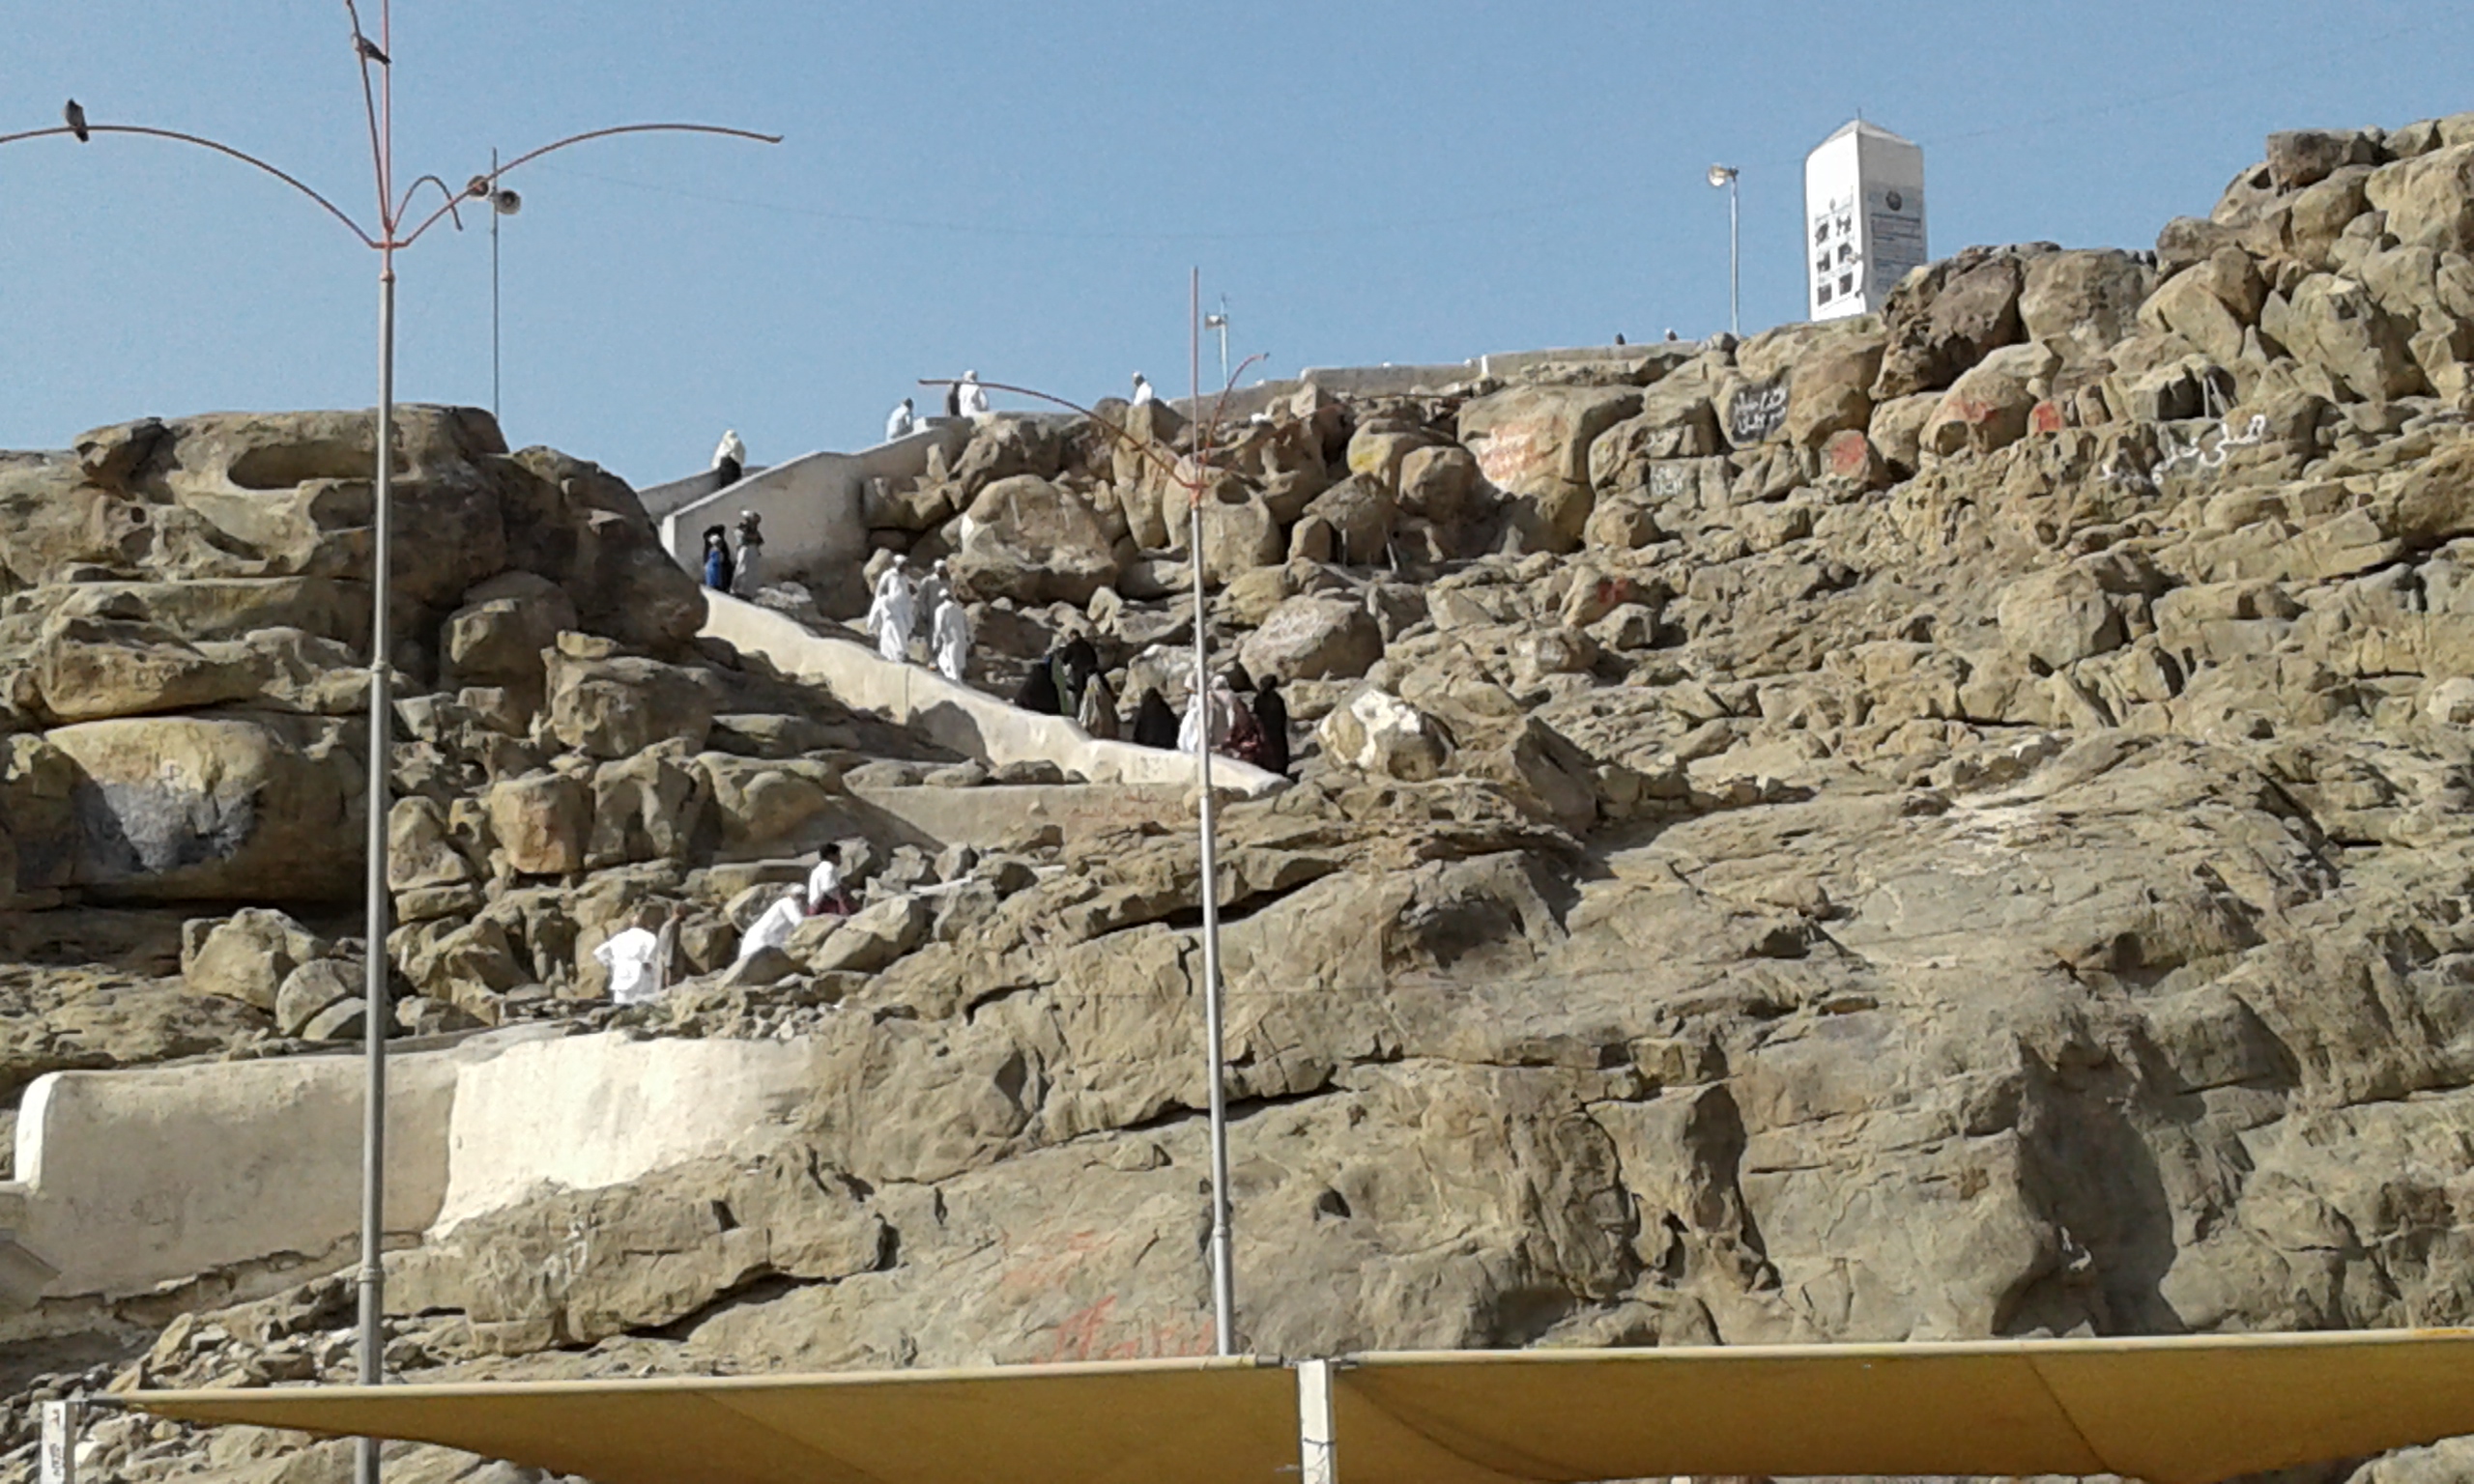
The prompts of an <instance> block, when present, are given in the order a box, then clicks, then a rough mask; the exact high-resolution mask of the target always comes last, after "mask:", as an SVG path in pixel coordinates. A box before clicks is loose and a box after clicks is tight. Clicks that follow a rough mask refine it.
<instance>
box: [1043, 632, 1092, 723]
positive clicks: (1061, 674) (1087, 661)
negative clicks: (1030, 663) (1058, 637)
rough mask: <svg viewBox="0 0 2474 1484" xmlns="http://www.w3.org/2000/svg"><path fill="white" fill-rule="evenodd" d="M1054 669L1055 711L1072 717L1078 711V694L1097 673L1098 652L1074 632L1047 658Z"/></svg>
mask: <svg viewBox="0 0 2474 1484" xmlns="http://www.w3.org/2000/svg"><path fill="white" fill-rule="evenodd" d="M1050 665H1051V666H1052V667H1053V668H1054V670H1055V672H1056V714H1057V715H1059V716H1062V717H1068V718H1074V717H1079V716H1080V715H1081V714H1082V693H1083V691H1084V690H1085V689H1087V688H1088V687H1089V685H1090V683H1091V679H1092V677H1093V676H1095V675H1097V674H1098V673H1099V672H1100V652H1099V651H1098V650H1097V649H1094V648H1093V647H1091V642H1090V641H1089V640H1087V639H1085V638H1083V637H1082V636H1081V635H1079V634H1077V635H1075V636H1074V637H1073V638H1072V639H1070V640H1067V641H1066V642H1065V646H1064V647H1063V648H1061V649H1059V650H1057V651H1056V653H1055V654H1054V655H1052V656H1050Z"/></svg>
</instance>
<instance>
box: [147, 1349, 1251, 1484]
mask: <svg viewBox="0 0 2474 1484" xmlns="http://www.w3.org/2000/svg"><path fill="white" fill-rule="evenodd" d="M129 1402H130V1403H131V1404H133V1405H135V1406H138V1407H142V1408H144V1409H146V1410H147V1411H149V1412H153V1413H158V1414H159V1415H162V1416H166V1417H180V1418H185V1419H187V1420H189V1421H193V1422H242V1423H248V1424H252V1425H256V1426H261V1427H288V1428H298V1429H301V1430H302V1431H305V1432H312V1433H325V1434H329V1435H332V1436H344V1435H347V1434H366V1435H371V1436H376V1437H381V1438H405V1439H412V1440H415V1441H421V1442H437V1443H444V1444H446V1445H447V1446H449V1447H455V1448H462V1449H465V1450H466V1451H468V1452H473V1453H479V1454H483V1455H485V1456H488V1457H491V1458H503V1459H506V1460H508V1461H510V1462H513V1463H518V1464H529V1465H532V1466H535V1467H538V1468H543V1469H550V1470H557V1471H558V1472H561V1473H580V1474H583V1475H585V1476H586V1477H587V1478H590V1479H593V1480H595V1481H596V1484H680V1481H682V1480H694V1481H697V1484H871V1481H873V1484H964V1481H968V1484H998V1481H1003V1484H1168V1481H1172V1480H1174V1481H1183V1480H1192V1481H1194V1484H1281V1475H1280V1469H1281V1468H1282V1466H1287V1467H1288V1468H1290V1469H1292V1470H1293V1469H1294V1468H1295V1467H1296V1462H1297V1383H1296V1380H1295V1378H1294V1377H1292V1376H1290V1375H1289V1373H1288V1372H1286V1371H1284V1370H1281V1369H1280V1368H1278V1367H1277V1366H1264V1365H1260V1364H1258V1363H1257V1362H1256V1361H1254V1360H1252V1359H1251V1358H1237V1359H1229V1360H1214V1359H1192V1360H1123V1361H1107V1362H1097V1363H1091V1364H1073V1365H1041V1366H1012V1367H1007V1368H1004V1369H1001V1370H973V1371H878V1372H857V1373H851V1374H845V1375H832V1376H784V1377H743V1378H742V1377H730V1378H719V1377H672V1378H665V1379H659V1380H648V1381H576V1382H495V1383H479V1384H471V1385H415V1386H315V1387H310V1386H302V1387H287V1388H280V1389H273V1390H264V1391H158V1392H144V1391H141V1392H136V1393H133V1394H131V1395H130V1396H129ZM1289 1484H1294V1481H1293V1480H1291V1481H1289Z"/></svg>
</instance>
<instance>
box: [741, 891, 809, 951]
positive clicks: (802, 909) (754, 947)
mask: <svg viewBox="0 0 2474 1484" xmlns="http://www.w3.org/2000/svg"><path fill="white" fill-rule="evenodd" d="M807 915H808V892H807V888H806V887H804V886H794V887H791V889H790V890H789V891H788V892H786V893H784V894H783V895H782V898H781V899H780V900H778V901H776V902H774V903H773V905H771V906H769V907H766V908H765V909H764V915H763V916H762V917H760V918H758V919H757V920H756V921H755V922H753V923H750V924H749V925H748V928H747V931H746V933H745V934H744V935H742V936H741V937H740V938H739V940H738V956H737V957H736V958H735V959H734V960H732V961H733V962H734V963H745V962H747V960H749V959H750V958H753V957H755V956H757V955H758V954H760V953H762V952H763V951H764V950H766V949H768V948H780V947H781V946H782V945H783V944H785V943H788V942H790V941H791V933H794V932H796V931H798V930H799V924H800V923H801V922H803V921H805V920H806V918H807Z"/></svg>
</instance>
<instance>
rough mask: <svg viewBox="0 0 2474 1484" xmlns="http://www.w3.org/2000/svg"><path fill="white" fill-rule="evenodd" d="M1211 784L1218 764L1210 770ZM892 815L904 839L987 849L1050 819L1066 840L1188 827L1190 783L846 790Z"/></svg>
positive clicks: (1191, 826) (1190, 818)
mask: <svg viewBox="0 0 2474 1484" xmlns="http://www.w3.org/2000/svg"><path fill="white" fill-rule="evenodd" d="M1212 781H1213V782H1214V783H1217V782H1219V770H1218V768H1216V767H1215V768H1214V769H1213V778H1212ZM851 791H852V792H853V793H855V794H857V795H858V796H859V799H860V801H861V802H863V803H865V804H868V805H870V806H872V807H874V808H876V809H877V810H879V811H881V812H882V813H884V814H885V815H886V816H887V817H888V818H890V819H891V820H892V821H894V823H895V825H896V827H897V828H896V831H895V832H893V833H896V834H897V835H898V836H899V837H900V838H902V839H903V840H905V841H906V842H909V843H918V844H929V845H934V846H935V848H937V849H939V850H941V849H943V848H944V847H945V846H947V845H972V846H976V847H978V848H980V849H983V850H984V849H987V848H989V847H991V846H992V845H995V844H997V843H998V842H1001V841H1003V840H1004V839H1005V837H1006V836H1008V835H1010V834H1012V833H1013V832H1015V831H1016V830H1019V829H1021V828H1022V827H1023V826H1025V825H1028V826H1030V827H1031V828H1033V829H1037V828H1038V827H1039V826H1041V825H1044V824H1053V825H1055V826H1056V827H1057V828H1058V829H1059V830H1061V831H1063V832H1064V834H1065V838H1066V839H1067V840H1068V841H1074V840H1079V839H1084V838H1087V837H1090V836H1093V835H1102V834H1107V833H1109V832H1111V831H1116V830H1126V829H1132V828H1134V827H1136V826H1137V825H1143V824H1157V825H1164V826H1165V827H1167V828H1169V829H1172V830H1187V831H1191V830H1193V829H1194V828H1195V821H1194V789H1193V788H1192V787H1191V786H1189V785H1185V784H1117V785H1098V784H1021V785H994V784H992V785H985V786H982V787H978V788H935V787H927V786H919V787H909V788H869V787H860V788H854V789H852V790H851Z"/></svg>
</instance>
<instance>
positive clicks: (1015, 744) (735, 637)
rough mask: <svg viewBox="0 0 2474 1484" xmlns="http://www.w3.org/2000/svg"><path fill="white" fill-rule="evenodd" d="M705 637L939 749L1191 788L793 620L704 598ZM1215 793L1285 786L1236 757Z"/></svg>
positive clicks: (1152, 757) (1184, 776)
mask: <svg viewBox="0 0 2474 1484" xmlns="http://www.w3.org/2000/svg"><path fill="white" fill-rule="evenodd" d="M705 634H706V635H707V636H709V637H711V638H714V639H721V640H727V641H729V642H730V643H731V644H732V646H733V647H734V648H736V649H737V650H738V651H739V652H740V653H742V654H761V655H762V656H764V658H766V659H767V660H770V661H771V662H772V663H773V666H774V668H775V669H777V670H779V671H782V673H784V674H786V675H792V676H796V677H797V678H799V679H801V680H805V681H808V682H810V683H811V684H815V685H820V686H822V687H823V688H824V689H826V690H828V691H830V692H832V693H833V697H834V699H837V700H839V701H841V702H842V703H843V704H844V705H847V706H849V707H851V708H852V709H854V710H859V711H875V712H877V713H880V714H882V715H883V716H885V717H886V718H887V719H888V720H891V721H893V722H895V723H897V724H900V725H903V726H907V727H914V728H918V729H919V730H921V731H923V732H926V733H927V734H928V735H929V737H931V738H932V739H934V740H935V742H936V743H937V744H938V745H939V746H942V747H948V748H951V749H953V750H954V751H955V752H958V753H960V754H962V755H963V756H965V757H975V758H977V759H979V760H980V761H982V762H985V763H987V764H988V765H989V766H991V767H1002V766H1003V765H1004V764H1006V763H1009V762H1031V761H1045V762H1052V763H1054V764H1056V765H1057V766H1058V767H1059V768H1062V769H1063V770H1065V771H1066V772H1067V773H1069V774H1079V775H1081V776H1082V777H1083V778H1085V779H1087V780H1089V781H1090V782H1091V783H1094V784H1174V785H1184V786H1187V787H1192V786H1193V785H1194V773H1195V768H1194V759H1193V758H1192V757H1189V756H1186V755H1185V754H1183V753H1172V752H1164V751H1162V750H1161V749H1159V748H1156V747H1136V745H1135V744H1133V743H1131V742H1108V741H1104V740H1102V739H1100V738H1097V737H1094V736H1092V735H1091V734H1090V733H1089V732H1087V731H1084V730H1083V729H1082V728H1080V727H1079V726H1077V725H1075V724H1074V723H1073V722H1070V721H1067V720H1066V719H1065V718H1064V717H1061V716H1039V715H1036V714H1034V713H1032V712H1029V711H1024V710H1022V709H1021V708H1020V707H1018V706H1014V705H1009V704H1008V703H1006V702H1005V701H1002V700H999V699H997V698H995V697H993V696H991V695H989V694H987V693H986V692H985V691H978V690H973V689H972V688H971V687H969V686H967V685H957V684H955V683H954V682H953V681H951V680H948V679H946V678H945V677H944V676H942V675H940V674H938V673H936V671H933V670H930V669H927V668H926V667H924V666H919V665H897V664H895V663H893V662H892V661H889V660H886V659H884V658H882V657H880V656H879V655H877V652H876V651H875V650H874V649H872V648H869V647H868V646H867V645H865V644H861V643H856V642H852V641H850V640H847V639H828V638H826V637H825V636H823V635H821V634H817V633H814V632H812V631H811V630H809V629H808V627H807V626H806V625H804V624H802V623H800V622H799V621H798V620H797V619H795V618H791V617H790V616H788V615H787V614H777V613H775V612H773V611H772V610H771V609H767V608H759V607H758V606H757V605H755V604H753V603H746V602H742V601H740V600H739V599H737V598H734V597H730V596H728V595H727V594H724V593H719V592H710V591H708V592H706V593H705ZM1211 782H1212V785H1213V786H1214V787H1216V788H1219V789H1222V790H1225V791H1228V792H1234V793H1238V794H1242V795H1244V796H1245V797H1247V798H1254V797H1257V796H1259V795H1262V794H1266V793H1269V792H1271V791H1272V790H1274V789H1276V788H1279V787H1280V786H1282V785H1285V784H1286V783H1287V782H1288V781H1287V780H1286V779H1284V778H1281V777H1280V775H1279V774H1277V773H1269V772H1265V771H1264V770H1263V769H1261V768H1257V767H1254V766H1253V765H1251V763H1244V762H1239V761H1238V760H1236V759H1235V758H1233V757H1223V756H1214V757H1213V758H1212V760H1211Z"/></svg>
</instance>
